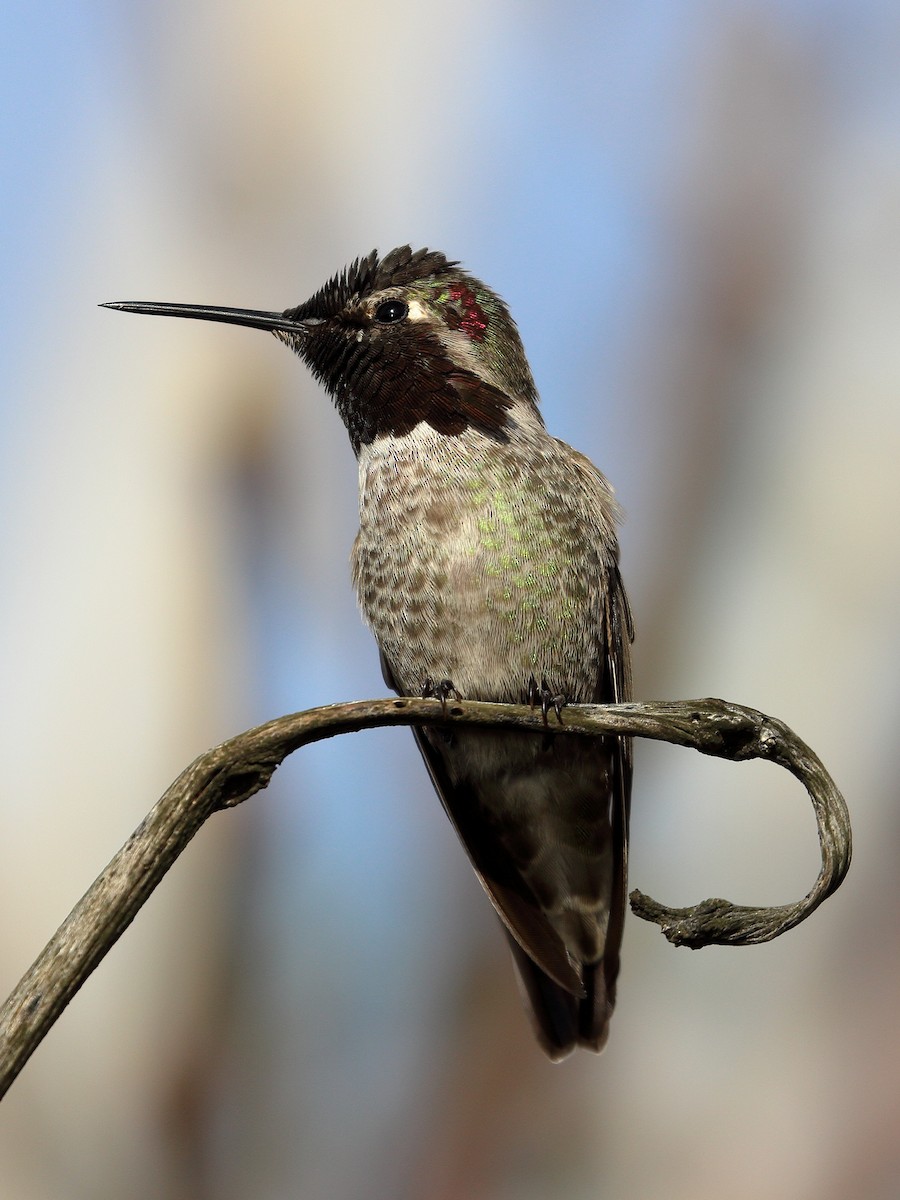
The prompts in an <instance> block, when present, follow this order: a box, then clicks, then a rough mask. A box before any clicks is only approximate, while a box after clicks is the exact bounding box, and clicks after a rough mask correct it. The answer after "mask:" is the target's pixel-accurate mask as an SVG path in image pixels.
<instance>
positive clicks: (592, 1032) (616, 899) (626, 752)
mask: <svg viewBox="0 0 900 1200" xmlns="http://www.w3.org/2000/svg"><path fill="white" fill-rule="evenodd" d="M603 594H604V596H605V597H606V606H605V612H604V638H605V647H604V654H603V659H602V666H601V670H600V675H599V678H598V680H597V689H596V693H595V695H594V702H595V703H597V704H618V703H621V702H623V701H626V700H630V699H631V643H632V641H633V640H634V627H633V625H632V620H631V610H630V608H629V605H628V598H627V596H626V595H625V589H624V587H623V586H622V579H621V576H620V574H619V567H618V564H617V563H613V564H612V566H611V569H610V570H609V572H608V575H607V580H606V586H605V588H604V593H603ZM610 742H614V743H615V745H614V746H611V747H610V746H609V743H610ZM604 743H605V744H606V745H607V747H608V752H609V753H610V755H611V773H610V825H611V837H612V844H613V863H614V870H613V877H612V880H611V882H610V891H609V918H608V924H607V930H606V941H605V943H604V947H603V955H602V958H601V959H600V961H599V962H597V963H588V964H585V965H584V966H583V968H582V973H581V980H580V982H581V989H580V993H579V994H573V993H572V990H571V989H570V988H563V987H560V986H559V983H560V981H559V980H558V979H556V978H555V977H554V976H553V974H552V973H548V972H547V971H546V965H545V963H544V962H543V960H542V959H541V958H539V957H538V956H537V955H534V954H533V952H532V951H531V948H530V946H529V944H528V943H527V942H526V943H520V941H519V940H516V939H514V938H513V937H512V936H510V938H509V941H510V945H511V948H512V952H513V963H514V965H515V968H516V974H517V976H518V979H519V986H520V991H521V992H522V995H523V998H524V999H525V1001H526V1004H527V1007H528V1008H529V1009H530V1012H531V1018H532V1022H533V1025H534V1031H535V1033H536V1035H537V1038H538V1041H539V1042H540V1044H541V1046H542V1047H543V1049H544V1051H545V1052H546V1053H547V1054H548V1055H549V1057H550V1058H551V1059H553V1061H554V1062H558V1061H559V1060H560V1059H561V1058H565V1056H566V1055H567V1054H569V1053H571V1051H572V1050H574V1048H575V1047H576V1046H578V1045H580V1046H584V1047H585V1048H587V1049H589V1050H594V1051H600V1050H602V1049H603V1046H604V1045H605V1044H606V1039H607V1037H608V1034H609V1021H610V1017H611V1016H612V1011H613V1008H614V1006H615V999H616V978H617V976H618V974H619V949H620V946H621V944H622V931H623V927H624V923H625V912H626V910H627V905H628V888H627V884H628V822H629V814H630V810H631V771H632V746H631V739H630V738H603V739H601V744H604Z"/></svg>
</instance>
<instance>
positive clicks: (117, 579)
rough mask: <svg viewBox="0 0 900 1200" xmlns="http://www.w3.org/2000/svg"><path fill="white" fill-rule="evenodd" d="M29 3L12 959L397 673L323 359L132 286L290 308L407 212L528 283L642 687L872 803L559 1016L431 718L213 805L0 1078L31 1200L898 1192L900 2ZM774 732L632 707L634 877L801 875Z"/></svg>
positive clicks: (396, 234) (8, 419)
mask: <svg viewBox="0 0 900 1200" xmlns="http://www.w3.org/2000/svg"><path fill="white" fill-rule="evenodd" d="M2 20H3V24H4V26H5V29H4V33H3V36H2V39H0V46H2V49H0V61H2V67H3V69H2V71H0V94H2V104H0V129H2V153H0V170H2V172H3V186H2V189H0V203H2V206H3V212H2V220H0V229H2V233H0V247H2V250H0V253H2V261H0V270H2V280H3V286H2V290H0V305H2V318H0V359H2V367H0V371H2V383H0V514H2V517H0V522H2V523H0V680H2V692H0V695H2V699H0V705H2V719H0V758H2V763H3V770H2V782H0V991H2V992H3V993H4V994H5V993H6V992H7V991H8V990H9V989H11V988H12V986H13V985H14V984H15V982H16V980H17V979H18V977H19V976H20V974H21V973H22V972H23V971H24V970H25V969H26V967H27V966H28V965H29V963H30V962H31V960H32V959H33V958H34V956H35V955H36V953H37V952H38V950H39V949H40V947H41V946H42V945H43V944H44V942H45V941H46V939H47V938H48V937H49V936H50V934H51V933H52V931H53V930H54V929H55V927H56V925H57V924H58V922H59V921H60V920H61V919H62V918H63V917H64V916H65V914H66V912H67V911H68V910H69V908H70V907H71V905H72V904H73V903H74V902H75V900H76V899H77V898H78V896H79V895H80V894H81V893H82V891H83V890H84V889H85V888H86V887H87V885H88V884H89V883H90V881H91V880H92V879H93V878H94V876H95V875H96V873H97V872H98V871H99V870H100V869H101V868H102V867H103V865H104V864H105V863H106V861H107V860H108V858H109V857H110V856H111V855H112V854H113V853H114V851H115V850H116V849H117V848H118V846H119V845H120V844H121V843H122V842H123V841H124V840H125V838H126V837H127V836H128V834H129V833H130V832H131V830H132V829H133V827H134V826H135V825H136V824H137V823H138V821H139V820H140V819H141V817H142V816H143V815H144V813H145V812H146V811H147V810H148V809H149V807H150V806H151V804H152V803H153V802H154V801H155V799H156V797H157V796H158V795H159V794H160V793H161V792H162V791H163V789H164V788H165V787H166V786H167V785H168V783H169V782H170V781H171V780H172V779H173V778H174V777H175V776H176V775H177V774H178V773H179V771H180V770H181V769H182V768H183V767H184V766H185V765H186V764H187V763H188V762H189V761H190V760H191V759H192V758H194V757H195V756H196V755H197V754H198V753H200V752H201V751H202V750H204V749H206V748H207V747H208V746H210V745H212V744H214V743H216V742H218V741H220V740H222V739H224V738H225V737H227V736H229V735H231V734H232V733H235V732H237V731H239V730H240V729H243V728H245V727H247V726H249V725H252V724H255V723H257V722H260V721H262V720H265V719H267V718H269V717H273V716H276V715H278V714H280V713H283V712H287V711H293V710H297V709H302V708H305V707H308V706H312V705H316V704H323V703H329V702H332V701H339V700H347V699H357V698H366V697H371V696H378V695H382V694H383V693H384V685H383V683H382V681H381V677H380V673H379V669H378V662H377V654H376V651H375V648H374V644H373V643H372V641H371V639H370V637H369V635H368V633H367V632H366V631H365V630H364V629H363V627H362V625H361V623H360V621H359V618H358V616H357V614H356V611H355V605H354V600H353V596H352V592H351V588H350V583H349V578H348V569H347V558H348V554H349V550H350V545H351V542H352V539H353V536H354V533H355V509H356V472H355V464H354V461H353V457H352V453H351V451H350V448H349V445H348V443H347V439H346V435H345V433H344V430H343V428H342V426H341V425H340V422H339V421H338V419H337V417H336V415H335V414H334V412H333V411H332V409H331V406H330V404H329V402H328V400H327V399H326V397H325V396H324V394H323V393H322V392H321V390H320V389H319V388H318V387H316V386H315V384H314V383H313V381H312V379H311V378H310V376H309V375H308V373H307V372H306V371H305V369H304V368H303V367H302V365H301V364H300V363H299V361H298V360H296V359H295V358H293V357H292V356H291V355H290V354H288V353H287V352H286V351H285V349H284V347H282V346H279V345H278V344H277V343H276V342H275V340H274V339H273V338H270V337H265V336H263V335H262V334H260V333H255V332H252V331H249V330H243V329H238V328H229V327H224V326H223V327H215V326H204V325H198V324H190V323H186V322H176V321H170V322H164V321H152V320H149V319H144V318H137V317H133V316H123V315H120V314H117V313H113V312H109V311H106V310H103V309H100V308H98V307H97V305H98V303H99V302H100V301H104V300H116V299H157V300H184V301H198V302H209V303H217V304H238V305H246V306H251V307H258V308H273V309H280V308H284V307H287V306H289V305H294V304H296V303H298V302H300V301H301V300H303V299H305V298H306V297H307V296H308V295H309V294H310V293H311V292H312V291H314V290H315V289H316V288H317V287H318V286H319V285H320V284H321V283H322V282H324V280H325V279H326V278H327V277H329V276H330V275H331V274H332V273H333V272H334V271H336V270H338V269H339V268H341V267H343V266H344V265H345V264H346V263H347V262H349V261H350V260H351V259H353V258H354V257H356V256H357V255H360V254H365V253H367V252H368V251H369V250H370V249H372V248H373V247H378V248H380V249H381V250H382V251H387V250H388V249H390V248H391V247H393V246H395V245H398V244H403V243H406V242H411V243H412V244H413V245H414V246H419V245H428V246H431V247H433V248H436V249H441V250H444V251H445V252H446V253H447V254H448V255H450V256H451V257H455V258H459V259H461V260H463V262H464V263H465V264H466V265H467V266H468V267H469V268H470V269H471V270H472V271H473V273H475V274H476V275H478V276H480V277H482V278H484V279H485V280H486V281H487V282H488V283H489V284H490V285H491V286H493V287H494V288H496V289H497V290H498V291H500V292H501V294H502V295H504V296H505V297H506V299H507V300H508V301H509V303H510V306H511V308H512V311H513V313H514V314H515V316H516V318H517V320H518V322H519V325H520V328H521V330H522V334H523V337H524V341H525V344H526V347H527V349H528V352H529V357H530V360H531V363H532V366H533V369H534V373H535V376H536V379H537V382H538V386H539V388H540V390H541V393H542V396H543V410H544V414H545V417H546V420H547V423H548V425H549V427H550V429H551V430H552V431H553V432H554V433H555V434H557V435H558V436H560V437H563V438H564V439H566V440H567V441H571V442H572V443H574V444H575V445H577V446H578V448H579V449H581V450H583V451H584V452H585V453H587V454H588V455H589V456H590V457H591V458H592V459H593V460H594V462H596V463H597V465H598V466H600V467H601V469H602V470H604V471H605V472H606V473H607V474H608V475H609V476H610V478H611V479H612V481H613V482H614V484H615V486H616V488H617V492H618V495H619V498H620V500H621V502H622V504H623V505H624V507H625V509H626V511H627V514H628V520H627V524H626V525H625V526H624V528H623V530H622V538H621V540H622V546H623V564H624V571H625V577H626V581H627V583H628V586H629V590H630V593H631V597H632V602H633V606H634V610H635V618H636V624H637V630H638V640H637V643H636V648H635V650H636V674H637V679H636V690H637V695H638V697H640V698H647V699H649V698H671V699H675V698H687V697H693V696H703V695H719V696H724V697H727V698H729V699H732V700H736V701H740V702H743V703H746V704H750V705H753V706H756V707H759V708H762V709H764V710H766V711H769V712H771V713H773V714H775V715H777V716H779V717H781V718H783V719H784V720H786V721H787V722H788V723H789V724H790V725H792V726H793V727H794V728H795V729H796V730H797V732H798V733H799V734H800V735H801V736H802V737H803V738H804V739H805V740H807V741H808V742H809V743H810V744H811V745H812V746H813V747H814V748H815V749H816V750H817V751H818V752H819V753H820V755H821V756H822V757H823V759H824V760H825V762H826V764H827V766H828V767H829V768H830V770H831V771H832V773H833V774H834V776H835V778H836V780H837V781H838V784H839V785H840V786H841V787H842V788H843V789H844V791H845V793H846V796H847V799H848V802H849V804H850V807H851V812H852V815H853V819H854V832H855V861H854V867H853V869H852V871H851V873H850V876H849V878H848V881H847V883H846V885H845V887H844V888H843V889H842V890H841V891H840V892H839V893H838V895H837V896H836V897H834V898H833V899H831V900H829V901H828V903H827V904H826V905H825V907H824V908H822V909H821V910H820V911H819V912H817V913H816V914H815V916H814V917H813V919H812V920H810V921H809V922H808V923H806V924H804V925H803V926H801V927H800V928H799V929H798V930H796V931H794V932H792V933H790V934H788V935H787V936H786V937H784V938H783V939H781V940H780V941H777V942H775V943H773V944H771V945H768V946H762V947H756V948H753V949H746V950H731V949H718V948H713V949H706V950H703V951H701V952H698V953H693V952H689V951H687V950H675V949H673V948H672V947H670V946H669V945H668V944H667V943H666V942H665V941H664V940H663V938H662V937H661V936H660V934H659V933H658V931H657V930H656V929H655V927H651V926H649V925H646V924H643V923H642V922H640V921H639V920H637V919H636V918H633V917H632V918H631V919H630V920H629V922H628V924H627V926H626V933H625V945H624V953H623V969H622V976H621V980H620V987H619V1007H618V1011H617V1014H616V1017H615V1020H614V1022H613V1027H612V1037H611V1040H610V1043H609V1046H608V1048H607V1050H606V1051H605V1052H604V1054H603V1056H602V1057H601V1058H599V1059H596V1058H594V1057H593V1056H588V1055H582V1056H579V1057H577V1058H575V1059H572V1060H569V1061H568V1062H566V1063H565V1064H563V1065H562V1066H557V1067H553V1066H551V1065H550V1064H548V1063H547V1062H546V1061H545V1060H544V1059H543V1057H542V1056H541V1054H540V1052H539V1051H538V1050H537V1048H536V1046H535V1044H534V1042H533V1039H532V1037H531V1033H530V1030H529V1028H528V1026H527V1023H526V1020H525V1018H524V1016H523V1015H522V1012H521V1010H520V1006H519V1001H518V997H517V994H516V990H515V985H514V981H513V975H512V971H511V968H510V963H509V961H508V955H507V952H506V950H505V947H504V944H503V939H502V938H501V936H500V932H499V929H498V928H497V927H496V922H495V919H494V918H493V916H492V913H491V910H490V906H489V905H488V903H487V901H486V900H485V898H484V897H483V895H482V894H481V891H480V888H479V886H478V884H477V882H476V880H475V878H474V875H473V874H472V872H471V870H470V868H469V867H468V864H467V862H466V860H465V857H464V855H463V853H462V851H461V850H460V848H459V846H458V845H457V843H456V840H455V837H454V835H453V833H452V830H451V829H450V826H449V823H448V822H447V821H446V819H445V817H444V816H443V814H442V812H441V810H440V806H439V803H438V801H437V799H436V797H435V796H434V795H433V794H432V792H431V789H430V785H429V784H428V782H427V779H426V775H425V771H424V769H423V767H422V765H421V763H420V761H419V758H418V755H417V753H416V752H415V749H414V746H413V743H412V739H411V737H410V736H409V734H408V732H407V731H405V730H394V731H383V732H381V733H366V734H361V735H357V736H356V737H354V738H353V739H352V740H351V739H349V738H343V739H338V740H336V741H333V742H329V743H327V744H323V745H320V746H316V747H312V748H310V749H307V750H305V751H303V752H302V753H301V754H299V755H297V756H296V757H295V759H294V760H293V761H291V762H290V763H289V764H288V765H287V766H285V767H284V768H283V769H282V771H281V772H280V773H279V775H278V777H277V779H276V781H275V783H274V784H273V786H272V787H271V788H270V789H269V791H268V792H267V793H264V794H263V795H261V796H259V797H257V798H255V799H254V800H253V801H252V802H251V803H250V804H248V805H246V806H244V808H242V809H239V810H236V811H234V812H229V813H225V814H220V815H219V816H217V817H216V818H214V819H213V821H212V822H210V824H209V826H208V827H207V828H205V829H203V830H202V832H201V834H200V835H199V836H198V838H197V840H196V842H195V843H194V844H193V845H192V846H190V847H189V848H188V850H187V852H186V853H185V854H184V856H183V858H182V859H181V860H180V861H179V863H178V864H177V866H176V868H175V869H174V870H173V871H172V873H171V874H170V875H169V876H168V877H167V878H166V880H165V881H164V883H163V885H162V886H161V887H160V889H159V890H158V892H157V893H156V894H155V895H154V896H153V897H152V899H151V900H150V902H149V904H148V905H147V907H146V908H145V909H144V911H143V912H142V913H141V914H140V916H139V917H138V919H137V921H136V922H135V924H134V926H133V927H132V928H131V929H130V930H129V931H128V932H127V933H126V935H125V937H124V938H123V940H122V941H121V943H120V944H119V945H117V946H116V948H115V949H114V950H113V952H112V953H111V955H110V956H109V958H108V959H107V960H106V961H105V962H104V963H103V964H102V965H101V967H100V969H99V970H98V972H97V973H96V975H95V976H94V977H93V978H92V979H91V980H90V981H89V982H88V984H87V986H86V987H85V988H84V990H83V991H82V992H81V994H79V995H78V996H77V997H76V999H75V1001H74V1002H73V1003H72V1005H71V1007H70V1008H69V1010H68V1011H67V1012H66V1013H65V1014H64V1016H63V1018H62V1019H61V1021H60V1022H59V1024H58V1025H57V1027H56V1028H55V1029H54V1030H53V1032H52V1033H51V1035H50V1037H49V1038H48V1039H47V1041H46V1042H45V1043H44V1045H43V1046H42V1047H41V1048H40V1050H39V1051H38V1053H37V1054H36V1056H35V1058H34V1059H33V1060H32V1062H31V1063H30V1064H29V1065H28V1067H27V1068H26V1070H25V1072H24V1074H23V1075H22V1077H21V1078H20V1079H19V1081H18V1082H17V1083H16V1084H15V1086H14V1087H13V1089H12V1091H11V1092H10V1094H9V1096H8V1097H7V1099H6V1101H5V1103H4V1104H3V1106H2V1109H0V1194H2V1195H3V1196H8V1197H14V1198H16V1200H45V1198H47V1197H57V1196H65V1197H67V1198H74V1200H78V1198H80V1197H85V1198H87V1197H90V1200H106V1198H109V1200H113V1198H116V1200H118V1198H119V1197H122V1196H126V1195H127V1196H128V1197H130V1198H132V1200H144V1198H145V1197H146V1198H150V1197H153V1198H163V1200H188V1198H191V1200H207V1198H208V1200H238V1198H242V1197H246V1196H253V1197H257V1198H260V1200H276V1198H281V1197H303V1198H304V1200H334V1198H340V1200H363V1198H365V1200H381V1198H384V1200H388V1198H392V1200H413V1198H416V1200H532V1198H538V1197H541V1198H545V1197H548V1196H552V1197H561V1198H565V1200H588V1198H597V1197H603V1198H612V1200H627V1198H640V1200H713V1198H719V1197H722V1196H728V1197H730V1198H731V1200H744V1198H746V1200H750V1198H757V1197H760V1196H765V1197H767V1198H769V1200H806V1198H812V1197H816V1198H817V1200H846V1197H848V1196H853V1197H854V1198H855V1200H886V1198H887V1197H894V1196H896V1195H897V1194H898V1191H900V1136H898V1135H900V1049H898V1047H900V1039H898V1030H897V1013H898V1012H900V956H898V949H900V945H898V942H900V938H898V922H897V917H896V913H897V904H898V900H900V896H898V890H900V888H898V882H897V873H896V866H895V863H896V858H897V854H898V849H900V829H898V815H897V805H896V793H897V770H898V766H900V763H898V751H897V745H898V739H897V736H896V731H895V727H896V722H897V712H898V699H900V696H898V693H900V670H898V667H900V655H898V641H900V635H898V621H897V613H898V608H900V539H898V533H897V530H898V520H900V470H898V462H900V403H898V399H900V334H898V328H900V324H898V322H900V237H898V234H900V144H898V143H900V73H898V70H897V64H898V61H900V9H898V7H897V6H896V5H894V4H890V3H887V0H852V2H851V0H799V2H797V3H793V4H783V3H775V2H774V0H772V2H766V0H758V2H755V3H740V2H738V3H733V4H729V5H725V6H713V5H710V4H705V3H698V2H692V0H688V2H686V3H683V4H678V5H658V4H654V3H650V2H646V0H637V2H635V3H631V4H628V5H623V4H616V3H611V2H603V3H595V2H587V0H584V2H581V3H571V4H564V5H562V6H560V5H559V4H556V3H554V4H551V3H548V2H544V3H541V2H540V0H533V2H529V3H515V4H514V3H512V2H510V0H506V2H500V0H498V2H497V3H494V4H491V5H485V4H476V3H474V2H472V0H459V2H458V3H456V4H454V5H453V6H439V5H433V4H416V3H412V2H409V0H405V2H400V3H395V4H392V5H387V6H385V5H379V6H376V5H371V4H364V3H360V2H351V3H343V4H342V3H337V4H332V5H326V4H321V3H315V4H314V3H308V2H300V3H294V4H290V3H284V2H282V3H279V2H278V0H259V2H257V3H255V4H253V5H252V6H251V5H249V4H240V3H229V2H226V0H217V2H216V3H212V2H211V0H188V2H187V3H184V2H182V3H178V4H174V3H155V4H150V3H141V2H138V3H132V4H129V5H120V6H116V5H112V4H103V3H99V4H91V3H85V2H79V0H76V2H75V3H65V4H64V3H62V2H61V0H56V2H53V0H47V2H45V3H41V2H37V3H31V4H28V5H25V4H21V3H17V2H16V0H13V2H12V3H11V4H9V5H7V6H6V8H5V11H4V13H3V17H2ZM781 775H782V773H780V772H778V771H777V770H776V769H775V768H773V767H768V766H763V765H757V764H752V765H745V766H736V765H733V764H727V763H716V762H711V761H707V760H705V759H702V758H700V757H699V756H698V755H694V754H691V753H690V752H688V751H684V750H679V749H675V748H673V747H666V746H649V745H646V744H642V745H640V746H639V747H638V751H637V766H636V778H635V795H634V811H633V856H632V868H631V880H632V884H633V885H634V886H636V887H640V888H641V889H642V890H644V891H647V892H649V893H650V894H651V895H653V896H655V897H657V898H659V899H661V900H663V901H665V902H667V903H673V904H687V903H691V902H695V901H699V900H701V899H703V898H705V897H706V896H710V895H725V896H728V897H729V898H730V899H732V900H735V901H738V902H742V903H782V902H786V901H788V900H791V899H794V898H796V897H799V896H800V895H802V894H803V893H804V892H805V891H806V890H807V889H808V887H809V886H810V885H811V884H812V882H813V879H814V878H815V874H816V871H817V869H818V853H817V845H816V837H815V827H814V822H813V818H812V814H811V812H810V811H809V808H808V804H807V801H806V798H805V796H804V794H803V792H802V789H800V788H799V786H798V785H796V784H795V783H793V782H792V781H790V780H789V779H788V778H787V777H786V776H785V777H784V778H781Z"/></svg>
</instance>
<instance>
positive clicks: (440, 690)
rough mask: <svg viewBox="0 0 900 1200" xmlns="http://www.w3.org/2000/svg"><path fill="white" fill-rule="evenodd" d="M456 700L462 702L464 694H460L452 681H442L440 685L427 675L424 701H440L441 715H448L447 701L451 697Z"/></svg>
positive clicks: (423, 692)
mask: <svg viewBox="0 0 900 1200" xmlns="http://www.w3.org/2000/svg"><path fill="white" fill-rule="evenodd" d="M451 696H452V697H453V699H454V700H462V693H461V692H459V691H458V690H457V688H456V686H455V685H454V683H453V680H452V679H442V680H441V681H440V682H439V683H435V681H434V680H433V679H432V678H431V676H430V675H427V676H426V677H425V679H424V681H423V683H422V699H423V700H430V699H433V700H440V702H441V713H442V714H444V715H446V713H447V701H448V700H449V699H450V697H451Z"/></svg>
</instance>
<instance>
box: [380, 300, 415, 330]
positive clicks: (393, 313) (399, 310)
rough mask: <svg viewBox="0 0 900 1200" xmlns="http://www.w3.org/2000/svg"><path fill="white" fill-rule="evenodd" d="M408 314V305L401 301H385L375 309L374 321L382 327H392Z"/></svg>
mask: <svg viewBox="0 0 900 1200" xmlns="http://www.w3.org/2000/svg"><path fill="white" fill-rule="evenodd" d="M408 313H409V305H408V304H404V303H403V301H402V300H385V301H384V303H383V304H379V305H378V307H377V308H376V309H375V320H376V321H378V322H379V323H380V324H382V325H393V323H394V322H395V321H402V320H403V318H404V317H405V316H406V315H407V314H408Z"/></svg>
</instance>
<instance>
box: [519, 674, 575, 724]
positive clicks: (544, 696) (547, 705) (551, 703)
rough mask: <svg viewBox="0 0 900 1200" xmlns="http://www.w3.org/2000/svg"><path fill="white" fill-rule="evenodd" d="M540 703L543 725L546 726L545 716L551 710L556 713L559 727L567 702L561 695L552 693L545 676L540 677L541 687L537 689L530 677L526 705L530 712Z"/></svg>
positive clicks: (534, 681)
mask: <svg viewBox="0 0 900 1200" xmlns="http://www.w3.org/2000/svg"><path fill="white" fill-rule="evenodd" d="M538 701H540V705H541V716H542V717H543V718H544V724H545V725H546V724H547V716H548V714H549V712H550V709H551V708H552V709H553V711H554V712H555V713H556V719H557V721H558V722H559V724H560V725H562V723H563V719H562V710H563V709H564V708H565V707H566V705H567V704H568V700H567V699H566V697H565V696H564V695H562V693H554V692H553V689H552V688H551V687H550V685H549V683H548V682H547V679H546V676H544V675H542V676H541V686H540V687H538V683H537V680H536V679H535V677H534V676H533V675H532V676H531V678H530V679H529V680H528V704H529V706H530V708H531V709H532V711H534V708H535V705H536V704H537V703H538Z"/></svg>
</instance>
